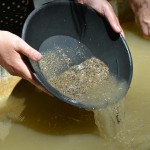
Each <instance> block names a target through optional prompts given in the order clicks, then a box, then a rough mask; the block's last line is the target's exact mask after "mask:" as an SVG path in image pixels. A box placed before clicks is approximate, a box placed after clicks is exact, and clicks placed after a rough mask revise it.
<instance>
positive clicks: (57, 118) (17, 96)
mask: <svg viewBox="0 0 150 150" xmlns="http://www.w3.org/2000/svg"><path fill="white" fill-rule="evenodd" d="M124 29H125V33H126V39H127V42H128V45H129V48H130V49H131V53H132V56H133V64H134V72H133V80H132V85H131V88H130V90H129V92H128V94H127V96H126V97H125V126H126V128H125V133H124V134H123V136H121V138H120V137H119V138H116V140H115V139H114V140H112V141H111V140H107V139H103V138H102V137H100V136H99V134H98V129H97V127H96V125H95V122H94V115H93V112H89V111H85V110H81V109H78V108H75V107H73V106H70V105H69V104H66V103H64V102H62V101H59V100H57V99H56V98H50V97H49V96H47V95H46V94H44V93H43V92H40V91H39V90H37V89H36V88H34V87H33V86H32V85H31V84H30V83H28V82H26V81H24V80H22V81H20V82H19V83H18V84H17V86H16V87H15V89H14V90H13V93H12V94H11V96H10V97H9V99H8V101H7V105H6V106H4V107H1V108H0V149H2V150H20V149H21V150H26V149H28V150H34V149H36V150H41V149H42V150H48V149H53V150H60V149H65V150H70V149H73V150H99V149H104V150H120V149H121V150H128V149H133V150H135V149H136V150H148V149H150V142H149V141H150V119H149V114H150V67H149V66H148V65H149V64H150V42H149V41H148V40H144V39H143V38H141V37H140V36H139V35H138V33H137V32H136V29H135V25H134V24H133V23H127V24H124Z"/></svg>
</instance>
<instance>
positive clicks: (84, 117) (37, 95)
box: [9, 80, 97, 135]
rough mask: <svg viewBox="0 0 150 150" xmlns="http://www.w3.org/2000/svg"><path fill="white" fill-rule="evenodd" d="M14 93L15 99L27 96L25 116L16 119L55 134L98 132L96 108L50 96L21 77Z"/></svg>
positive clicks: (23, 113) (40, 130)
mask: <svg viewBox="0 0 150 150" xmlns="http://www.w3.org/2000/svg"><path fill="white" fill-rule="evenodd" d="M11 97H13V99H14V100H16V101H17V100H21V99H24V104H23V105H24V106H25V107H24V110H23V111H22V113H21V117H22V118H23V119H22V121H17V123H20V124H22V125H24V126H27V127H28V128H31V129H34V130H36V131H38V132H41V133H45V134H52V135H67V134H84V133H97V131H96V130H97V128H96V125H95V123H94V117H93V112H90V111H86V110H82V109H78V108H76V107H74V106H71V105H69V104H67V103H64V102H62V101H60V100H58V99H57V98H54V97H50V96H48V95H47V94H45V93H43V92H41V91H39V90H38V89H36V88H35V87H34V86H33V85H31V84H30V83H29V82H27V81H24V80H21V81H20V82H19V83H18V84H17V86H16V87H15V89H14V90H13V92H12V94H11ZM11 97H10V98H9V100H11Z"/></svg>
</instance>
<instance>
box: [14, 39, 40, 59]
mask: <svg viewBox="0 0 150 150" xmlns="http://www.w3.org/2000/svg"><path fill="white" fill-rule="evenodd" d="M15 49H16V51H17V52H19V53H21V54H24V55H25V56H27V57H29V58H30V59H32V60H35V61H39V60H40V59H41V58H42V55H41V53H39V52H38V51H37V50H35V49H33V48H32V47H31V46H29V45H28V44H27V43H26V42H25V41H24V40H22V39H21V38H19V40H17V41H16V43H15Z"/></svg>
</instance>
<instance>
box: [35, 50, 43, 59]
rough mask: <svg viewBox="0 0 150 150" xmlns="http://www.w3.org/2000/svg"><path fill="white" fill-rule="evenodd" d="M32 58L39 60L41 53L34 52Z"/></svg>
mask: <svg viewBox="0 0 150 150" xmlns="http://www.w3.org/2000/svg"><path fill="white" fill-rule="evenodd" d="M34 58H35V60H37V61H38V60H40V59H41V58H42V55H41V53H39V52H36V53H35V54H34Z"/></svg>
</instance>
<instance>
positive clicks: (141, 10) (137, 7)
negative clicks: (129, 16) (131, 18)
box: [130, 0, 150, 38]
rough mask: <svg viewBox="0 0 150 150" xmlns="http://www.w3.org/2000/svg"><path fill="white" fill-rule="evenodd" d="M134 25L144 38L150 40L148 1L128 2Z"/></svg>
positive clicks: (134, 0)
mask: <svg viewBox="0 0 150 150" xmlns="http://www.w3.org/2000/svg"><path fill="white" fill-rule="evenodd" d="M130 5H131V8H132V10H133V12H134V14H135V19H136V23H137V25H138V26H139V28H140V31H141V32H142V34H143V36H144V37H145V38H150V1H149V0H130Z"/></svg>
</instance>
